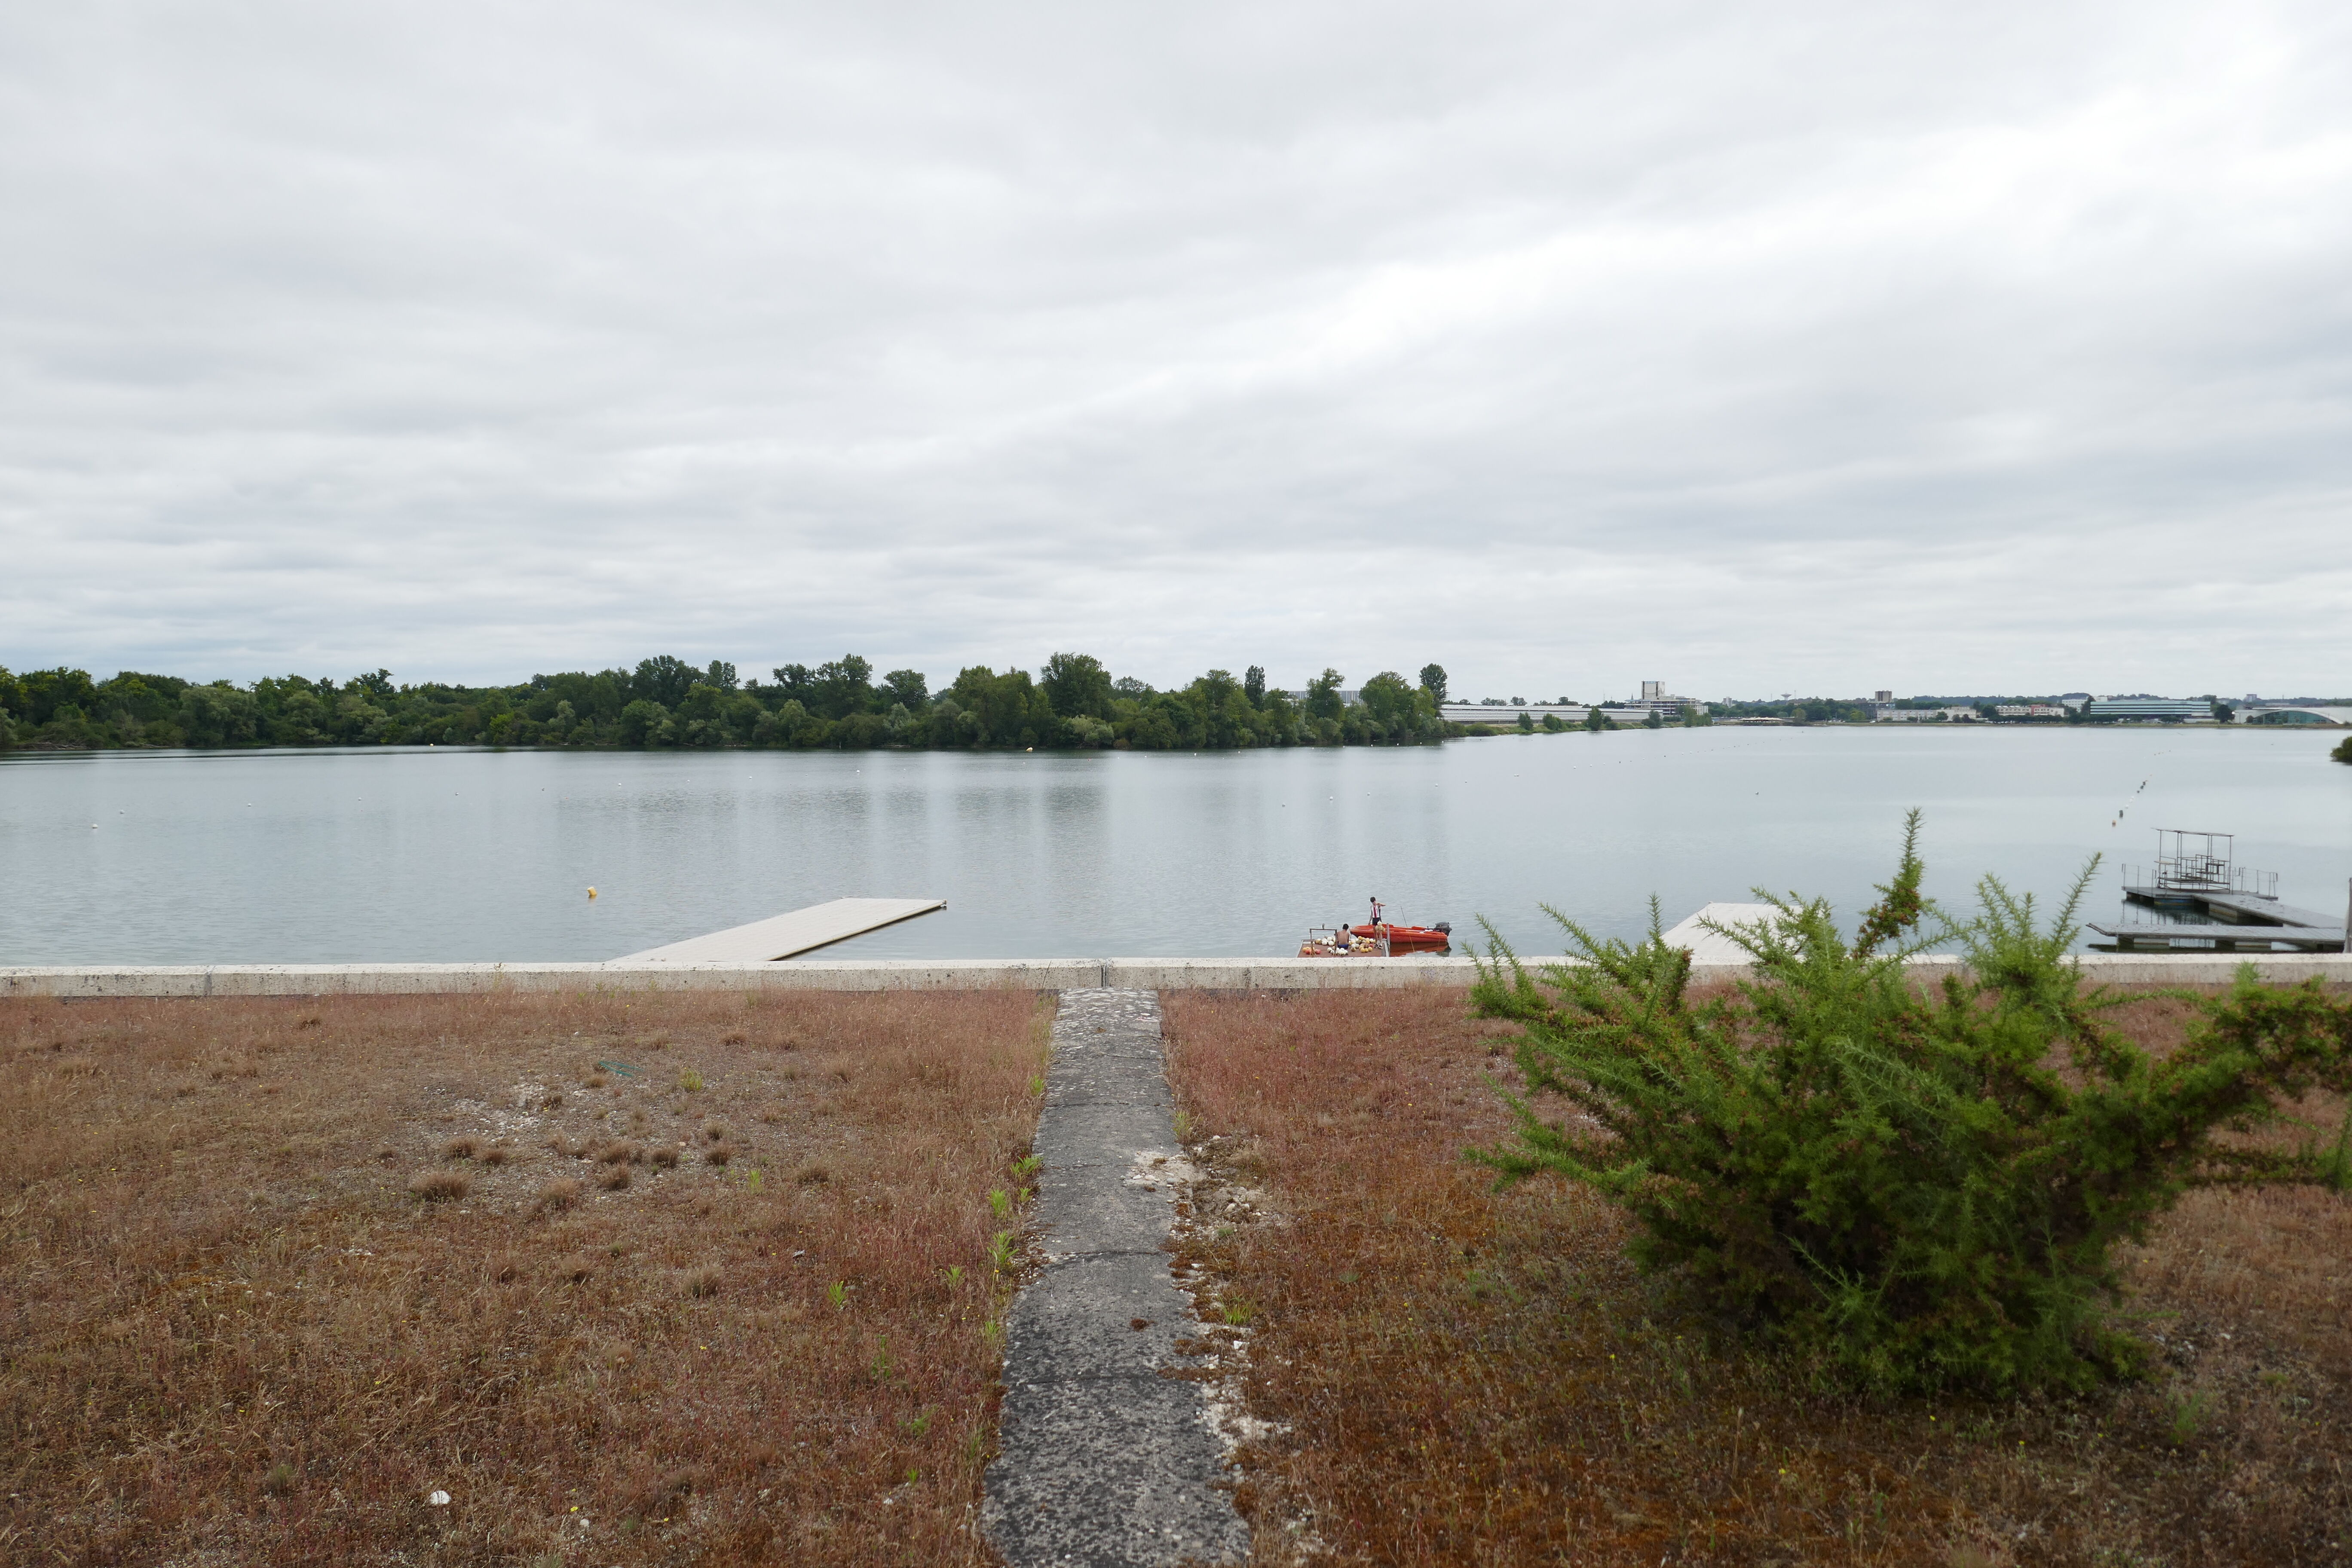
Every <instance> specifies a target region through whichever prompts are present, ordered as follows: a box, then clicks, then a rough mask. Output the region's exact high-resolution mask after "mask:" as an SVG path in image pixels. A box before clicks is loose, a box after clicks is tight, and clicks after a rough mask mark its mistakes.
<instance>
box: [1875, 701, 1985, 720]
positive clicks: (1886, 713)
mask: <svg viewBox="0 0 2352 1568" xmlns="http://www.w3.org/2000/svg"><path fill="white" fill-rule="evenodd" d="M1870 716H1871V719H1872V721H1874V722H1876V723H1880V724H1933V723H1937V722H1938V721H1941V722H1944V723H1948V724H1980V723H1982V722H1984V715H1983V714H1981V713H1979V712H1978V711H1977V710H1975V709H1973V708H1970V707H1968V706H1966V705H1965V704H1958V705H1955V706H1953V707H1950V708H1874V709H1872V710H1871V715H1870Z"/></svg>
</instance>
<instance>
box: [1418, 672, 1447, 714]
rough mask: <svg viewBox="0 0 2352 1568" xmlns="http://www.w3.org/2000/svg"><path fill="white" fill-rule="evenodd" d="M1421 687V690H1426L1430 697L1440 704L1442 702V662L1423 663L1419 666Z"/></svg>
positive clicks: (1443, 682)
mask: <svg viewBox="0 0 2352 1568" xmlns="http://www.w3.org/2000/svg"><path fill="white" fill-rule="evenodd" d="M1421 689H1423V691H1426V692H1428V693H1429V694H1430V695H1431V696H1432V697H1434V698H1436V699H1437V700H1438V701H1439V702H1440V703H1441V704H1442V703H1444V700H1445V667H1444V665H1442V664H1424V665H1423V666H1422V667H1421Z"/></svg>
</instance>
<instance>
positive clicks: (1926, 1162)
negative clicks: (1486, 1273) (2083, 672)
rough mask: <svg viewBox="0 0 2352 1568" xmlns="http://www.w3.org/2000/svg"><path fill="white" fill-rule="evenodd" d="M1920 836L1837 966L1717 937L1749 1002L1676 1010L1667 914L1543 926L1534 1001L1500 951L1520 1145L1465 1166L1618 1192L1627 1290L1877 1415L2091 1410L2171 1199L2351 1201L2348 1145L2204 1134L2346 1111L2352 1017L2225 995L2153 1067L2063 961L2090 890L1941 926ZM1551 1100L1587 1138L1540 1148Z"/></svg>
mask: <svg viewBox="0 0 2352 1568" xmlns="http://www.w3.org/2000/svg"><path fill="white" fill-rule="evenodd" d="M1917 833H1918V814H1917V813H1916V812H1914V813H1912V814H1911V818H1910V821H1909V823H1908V826H1907V830H1906V836H1905V840H1904V852H1903V860H1902V865H1901V868H1900V869H1899V870H1898V871H1897V873H1896V875H1895V879H1894V880H1893V882H1891V883H1889V884H1887V885H1886V886H1885V887H1882V888H1881V889H1879V892H1880V893H1881V895H1882V897H1881V899H1880V900H1879V902H1878V904H1877V905H1876V907H1874V909H1873V910H1870V911H1869V913H1868V914H1867V915H1866V916H1865V918H1864V921H1863V922H1862V926H1861V930H1860V932H1859V934H1858V935H1857V937H1856V939H1855V940H1854V941H1853V942H1846V941H1845V940H1844V939H1843V937H1841V935H1840V934H1839V931H1838V928H1837V925H1836V923H1835V921H1834V920H1833V919H1832V912H1831V910H1830V908H1829V905H1828V904H1827V903H1826V902H1825V901H1823V900H1811V901H1799V900H1796V899H1794V898H1790V899H1773V900H1771V901H1772V903H1773V905H1774V907H1775V908H1776V910H1778V913H1777V914H1776V915H1775V916H1774V917H1773V919H1772V920H1771V921H1770V922H1769V925H1768V926H1765V927H1761V928H1746V929H1726V930H1724V931H1723V932H1722V934H1724V935H1726V936H1727V937H1730V938H1731V939H1733V940H1734V941H1737V942H1739V944H1740V945H1741V946H1742V947H1744V948H1745V949H1746V950H1747V951H1748V952H1749V953H1750V954H1751V955H1752V956H1753V958H1754V960H1755V968H1754V978H1753V979H1751V980H1748V981H1744V982H1742V983H1741V984H1739V985H1738V988H1737V990H1736V992H1735V993H1733V994H1726V995H1720V996H1717V997H1715V998H1713V999H1709V1000H1704V1001H1697V1002H1694V1001H1692V1000H1691V999H1690V998H1689V997H1688V996H1687V995H1686V994H1685V993H1686V988H1687V985H1688V983H1689V978H1690V954H1689V952H1687V951H1686V950H1685V949H1682V948H1677V947H1670V946H1668V945H1666V943H1665V942H1664V941H1663V940H1662V938H1661V936H1660V934H1659V931H1658V929H1657V922H1656V920H1655V917H1654V916H1653V920H1652V926H1651V932H1650V935H1649V937H1648V938H1647V939H1646V940H1645V941H1643V942H1638V943H1631V944H1629V943H1626V942H1620V941H1615V940H1610V941H1601V940H1597V939H1595V938H1594V937H1593V936H1591V934H1590V933H1589V932H1587V931H1585V930H1584V929H1583V928H1582V927H1580V926H1579V925H1577V924H1576V923H1575V922H1574V921H1570V920H1568V919H1567V918H1566V917H1564V916H1561V915H1559V913H1558V911H1556V910H1551V911H1548V912H1549V913H1551V914H1552V916H1553V918H1554V919H1555V920H1558V921H1559V923H1560V924H1561V925H1562V926H1563V927H1565V928H1566V930H1567V932H1568V934H1569V936H1570V939H1571V941H1572V942H1574V944H1575V952H1577V954H1578V955H1579V956H1580V958H1581V960H1582V962H1581V963H1568V964H1557V965H1549V966H1546V967H1544V968H1543V969H1542V970H1541V971H1540V972H1539V973H1530V972H1529V971H1528V968H1526V967H1525V966H1524V965H1522V964H1521V963H1520V962H1519V960H1518V959H1517V957H1516V956H1515V955H1514V954H1513V953H1512V952H1511V951H1510V950H1509V948H1508V947H1507V946H1506V945H1505V944H1504V943H1502V942H1501V941H1500V940H1499V939H1496V940H1494V942H1493V943H1492V946H1491V947H1490V949H1489V953H1488V958H1487V960H1486V961H1482V962H1481V964H1480V978H1479V982H1478V984H1477V986H1476V988H1475V990H1474V992H1473V993H1472V997H1473V1005H1474V1006H1475V1008H1476V1010H1477V1011H1478V1012H1479V1013H1481V1014H1483V1015H1485V1016H1490V1017H1496V1018H1506V1019H1509V1020H1512V1021H1514V1022H1516V1023H1517V1024H1518V1025H1519V1026H1520V1027H1519V1032H1518V1035H1517V1061H1518V1065H1519V1068H1520V1069H1521V1071H1522V1072H1523V1073H1524V1075H1525V1077H1526V1080H1527V1089H1528V1092H1527V1094H1526V1095H1525V1096H1512V1097H1511V1102H1512V1104H1513V1106H1514V1108H1515V1110H1517V1115H1518V1122H1519V1125H1518V1130H1517V1139H1516V1141H1515V1142H1511V1143H1509V1144H1507V1145H1505V1146H1503V1147H1499V1148H1495V1149H1487V1150H1479V1151H1474V1157H1475V1158H1479V1159H1482V1160H1484V1161H1486V1163H1490V1164H1492V1165H1493V1166H1495V1167H1496V1169H1497V1170H1498V1171H1499V1172H1501V1173H1502V1178H1503V1180H1505V1181H1511V1180H1516V1179H1518V1178H1522V1177H1526V1176H1529V1175H1533V1174H1536V1173H1541V1172H1556V1173H1559V1174H1561V1175H1564V1176H1567V1177H1569V1178H1570V1179H1571V1180H1574V1181H1579V1182H1582V1183H1585V1184H1590V1185H1591V1186H1592V1187H1594V1188H1596V1189H1597V1190H1599V1191H1601V1193H1604V1194H1608V1195H1609V1196H1610V1197H1612V1198H1613V1199H1615V1200H1616V1201H1617V1202H1619V1203H1621V1204H1622V1205H1625V1207H1626V1208H1627V1209H1628V1210H1629V1211H1630V1212H1631V1213H1632V1215H1633V1217H1634V1218H1635V1219H1636V1220H1637V1221H1638V1222H1639V1226H1640V1229H1639V1231H1638V1233H1637V1236H1636V1239H1635V1241H1634V1250H1635V1256H1636V1258H1637V1260H1638V1261H1639V1262H1640V1263H1641V1264H1642V1265H1643V1267H1645V1268H1650V1269H1653V1270H1659V1271H1668V1272H1670V1273H1671V1274H1672V1275H1673V1276H1674V1277H1675V1278H1676V1279H1679V1280H1680V1281H1681V1282H1683V1283H1684V1284H1685V1285H1687V1286H1688V1287H1689V1288H1690V1289H1691V1290H1692V1291H1693V1292H1694V1293H1695V1294H1696V1297H1697V1298H1698V1300H1700V1301H1701V1302H1702V1303H1703V1304H1705V1305H1706V1306H1707V1307H1710V1308H1712V1309H1714V1310H1719V1311H1724V1312H1727V1313H1730V1314H1734V1315H1736V1316H1737V1317H1738V1318H1739V1319H1741V1320H1744V1321H1748V1322H1751V1323H1755V1324H1759V1325H1761V1326H1763V1327H1764V1328H1765V1329H1766V1330H1767V1331H1769V1333H1771V1334H1773V1335H1775V1336H1778V1337H1779V1338H1780V1339H1781V1340H1782V1341H1784V1342H1788V1343H1790V1344H1791V1345H1793V1346H1795V1347H1797V1348H1799V1349H1800V1350H1801V1351H1804V1352H1813V1353H1817V1354H1819V1355H1820V1356H1822V1359H1823V1361H1824V1363H1826V1364H1829V1365H1831V1366H1833V1367H1837V1368H1842V1369H1843V1373H1845V1374H1846V1375H1848V1376H1850V1377H1851V1378H1853V1380H1855V1381H1857V1382H1859V1383H1861V1384H1864V1385H1866V1386H1869V1387H1872V1388H1875V1389H1878V1390H1883V1391H1895V1390H1902V1389H1918V1388H1927V1387H1935V1386H1939V1385H1951V1384H1963V1385H1970V1386H1975V1387H1979V1388H1983V1389H1988V1390H1995V1391H1999V1390H2011V1389H2018V1388H2024V1387H2032V1386H2053V1385H2054V1386H2082V1385H2084V1384H2089V1383H2091V1382H2094V1381H2095V1380H2096V1379H2098V1378H2099V1377H2101V1376H2103V1375H2107V1374H2110V1373H2116V1372H2119V1371H2125V1370H2128V1369H2129V1368H2130V1367H2132V1366H2133V1365H2134V1364H2135V1363H2136V1362H2137V1359H2138V1353H2139V1347H2138V1345H2137V1342H2134V1341H2132V1340H2131V1339H2129V1338H2128V1337H2127V1336H2125V1335H2123V1334H2120V1333H2118V1332H2116V1331H2114V1330H2113V1329H2112V1328H2111V1327H2110V1326H2108V1325H2107V1324H2105V1323H2104V1322H2103V1321H2102V1309H2103V1308H2104V1306H2105V1303H2106V1302H2107V1301H2108V1300H2110V1299H2111V1297H2112V1294H2113V1292H2114V1289H2115V1286H2116V1267H2115V1263H2114V1249H2115V1247H2116V1243H2118V1242H2121V1241H2126V1240H2133V1239H2137V1238H2139V1237H2142V1236H2143V1235H2144V1234H2145V1233H2146V1231H2147V1226H2148V1224H2149V1222H2150V1221H2151V1220H2152V1219H2154V1218H2155V1217H2156V1216H2157V1215H2160V1214H2162V1213H2163V1212H2164V1211H2165V1210H2166V1209H2167V1208H2168V1207H2170V1206H2171V1205H2172V1204H2173V1203H2174V1202H2175V1201H2176V1200H2178V1198H2179V1196H2180V1194H2181V1193H2182V1192H2183V1191H2185V1190H2186V1189H2187V1188H2189V1187H2190V1186H2192V1185H2196V1184H2206V1183H2214V1182H2224V1181H2276V1182H2327V1183H2331V1184H2342V1183H2343V1181H2344V1178H2345V1174H2346V1160H2345V1148H2344V1141H2343V1139H2342V1138H2340V1137H2339V1138H2337V1139H2336V1140H2334V1141H2332V1142H2333V1146H2332V1147H2324V1146H2321V1145H2318V1144H2308V1145H2306V1146H2305V1147H2304V1148H2302V1149H2301V1150H2299V1151H2296V1152H2258V1151H2255V1150H2252V1149H2250V1148H2247V1147H2245V1146H2243V1145H2242V1144H2240V1145H2237V1146H2232V1145H2231V1144H2229V1143H2227V1142H2222V1141H2221V1137H2220V1135H2221V1134H2223V1133H2226V1132H2229V1131H2246V1130H2249V1129H2251V1128H2252V1127H2254V1126H2256V1125H2258V1124H2260V1123H2263V1122H2265V1121H2271V1120H2274V1119H2275V1118H2276V1117H2277V1116H2278V1115H2279V1114H2280V1109H2279V1108H2280V1105H2281V1103H2282V1101H2283V1100H2291V1099H2293V1098H2294V1097H2296V1096H2299V1095H2301V1094H2302V1093H2303V1092H2305V1090H2306V1089H2309V1088H2310V1087H2312V1086H2313V1085H2314V1084H2315V1083H2325V1084H2326V1085H2328V1086H2330V1087H2332V1088H2336V1089H2345V1088H2347V1079H2352V1007H2347V1005H2344V1004H2342V1003H2339V1002H2337V1001H2336V1000H2333V999H2331V998H2330V997H2328V996H2327V995H2326V994H2325V993H2324V992H2323V991H2322V990H2321V989H2320V988H2319V985H2318V984H2317V982H2315V981H2314V982H2310V983H2306V984H2304V985H2301V986H2296V987H2291V988H2284V989H2281V988H2268V987H2264V986H2262V985H2260V984H2256V983H2255V981H2254V979H2253V975H2252V969H2251V967H2242V969H2241V971H2240V973H2239V977H2238V981H2237V984H2236V985H2235V987H2234V988H2233V989H2232V990H2231V992H2230V993H2229V994H2227V995H2224V996H2220V997H2211V998H2198V999H2196V1000H2197V1001H2198V1005H2200V1008H2201V1010H2202V1016H2201V1017H2200V1019H2199V1020H2198V1023H2197V1025H2196V1026H2195V1027H2194V1028H2193V1029H2192V1031H2191V1033H2190V1036H2189V1039H2188V1041H2187V1042H2186V1043H2185V1044H2184V1045H2183V1046H2182V1047H2180V1048H2179V1050H2177V1051H2175V1052H2173V1053H2172V1054H2171V1055H2170V1056H2168V1058H2165V1059H2163V1060H2156V1059H2153V1058H2150V1057H2149V1056H2148V1054H2147V1053H2146V1052H2144V1051H2142V1050H2141V1049H2140V1048H2139V1047H2137V1046H2136V1045H2134V1044H2133V1043H2132V1042H2131V1041H2130V1040H2128V1039H2126V1037H2124V1036H2123V1035H2122V1034H2120V1033H2119V1032H2118V1031H2117V1030H2116V1028H2114V1027H2113V1026H2111V1025H2110V1024H2109V1023H2108V1022H2107V1021H2106V1018H2105V1015H2106V1014H2107V1013H2108V1012H2110V1010H2112V1009H2113V1008H2114V1007H2115V1006H2116V1005H2119V1003H2120V1001H2121V1000H2122V999H2121V998H2118V997H2116V996H2113V995H2111V994H2107V993H2105V992H2104V991H2102V990H2098V989H2095V988H2092V987H2087V986H2085V985H2084V984H2083V982H2082V979H2081V977H2080V975H2079V973H2077V972H2076V970H2075V968H2074V965H2073V964H2072V963H2069V962H2068V961H2067V958H2066V953H2067V950H2068V948H2069V947H2070V946H2071V945H2072V942H2073V939H2074V931H2075V927H2074V914H2075V911H2076V910H2077V909H2078V907H2079V905H2080V902H2081V900H2082V897H2083V894H2084V889H2085V888H2086V887H2087V885H2088V882H2089V879H2090V876H2091V869H2090V868H2085V870H2084V875H2083V878H2082V879H2081V880H2079V881H2078V882H2077V883H2076V884H2075V887H2074V893H2073V895H2072V897H2070V898H2069V899H2068V900H2067V901H2066V903H2065V905H2064V906H2063V908H2062V909H2061V910H2059V911H2058V912H2057V915H2056V917H2055V918H2054V919H2053V920H2052V921H2049V922H2048V923H2047V924H2046V925H2043V924H2042V923H2040V922H2038V921H2037V919H2036V915H2035V910H2034V904H2033V900H2032V897H2031V896H2030V895H2029V896H2026V897H2022V898H2020V897H2017V896H2014V895H2012V894H2011V892H2010V891H2009V890H2008V889H2006V888H2004V887H2003V886H2002V885H2001V884H2000V882H1999V881H1997V880H1995V879H1991V878H1987V879H1984V880H1983V881H1982V882H1980V883H1979V885H1978V893H1979V900H1980V905H1981V910H1980V913H1979V916H1978V918H1977V919H1975V920H1974V921H1969V922H1968V923H1967V924H1965V925H1954V924H1953V923H1952V922H1951V921H1948V920H1947V919H1946V918H1945V917H1944V916H1943V915H1941V914H1940V912H1938V911H1937V910H1935V909H1934V907H1933V906H1932V905H1931V904H1929V903H1928V902H1927V900H1923V899H1922V898H1921V897H1920V894H1919V879H1920V875H1921V870H1922V868H1921V865H1920V862H1919V858H1918V856H1917V854H1916V843H1917ZM2096 864H2097V862H2096V861H2094V862H2093V863H2092V865H2093V867H2095V866H2096ZM1767 896H1769V895H1767ZM1931 925H1932V926H1933V928H1934V929H1933V930H1932V931H1925V929H1924V928H1927V927H1929V926H1931ZM1491 934H1492V933H1491V930H1490V936H1491ZM1944 941H1955V942H1958V944H1959V948H1960V951H1961V952H1962V954H1963V955H1964V958H1965V966H1964V968H1963V969H1962V972H1961V973H1955V974H1948V975H1947V976H1946V977H1944V978H1943V979H1942V980H1941V982H1940V984H1936V985H1921V984H1916V983H1915V981H1914V980H1913V978H1912V977H1911V976H1910V975H1909V974H1908V973H1906V967H1905V963H1904V961H1905V959H1906V958H1907V957H1909V956H1911V955H1912V954H1914V953H1916V952H1920V951H1922V950H1924V949H1925V948H1927V947H1928V946H1931V945H1935V944H1936V943H1937V942H1944ZM1561 1101H1565V1102H1566V1103H1567V1105H1568V1106H1570V1107H1572V1108H1573V1109H1574V1110H1578V1111H1581V1112H1582V1113H1583V1117H1582V1118H1580V1119H1574V1120H1567V1121H1556V1120H1549V1119H1548V1118H1547V1116H1546V1114H1545V1112H1546V1111H1547V1110H1551V1111H1555V1112H1556V1110H1557V1109H1558V1108H1559V1104H1560V1102H1561Z"/></svg>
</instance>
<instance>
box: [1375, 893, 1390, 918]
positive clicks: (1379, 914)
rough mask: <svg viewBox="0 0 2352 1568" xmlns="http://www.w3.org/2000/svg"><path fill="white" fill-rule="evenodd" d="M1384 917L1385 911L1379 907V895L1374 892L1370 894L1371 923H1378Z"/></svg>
mask: <svg viewBox="0 0 2352 1568" xmlns="http://www.w3.org/2000/svg"><path fill="white" fill-rule="evenodd" d="M1386 918H1387V916H1386V913H1385V911H1383V910H1381V896H1380V895H1379V894H1378V893H1374V894H1373V895H1372V924H1374V925H1379V924H1381V922H1382V921H1384V920H1385V919H1386Z"/></svg>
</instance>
